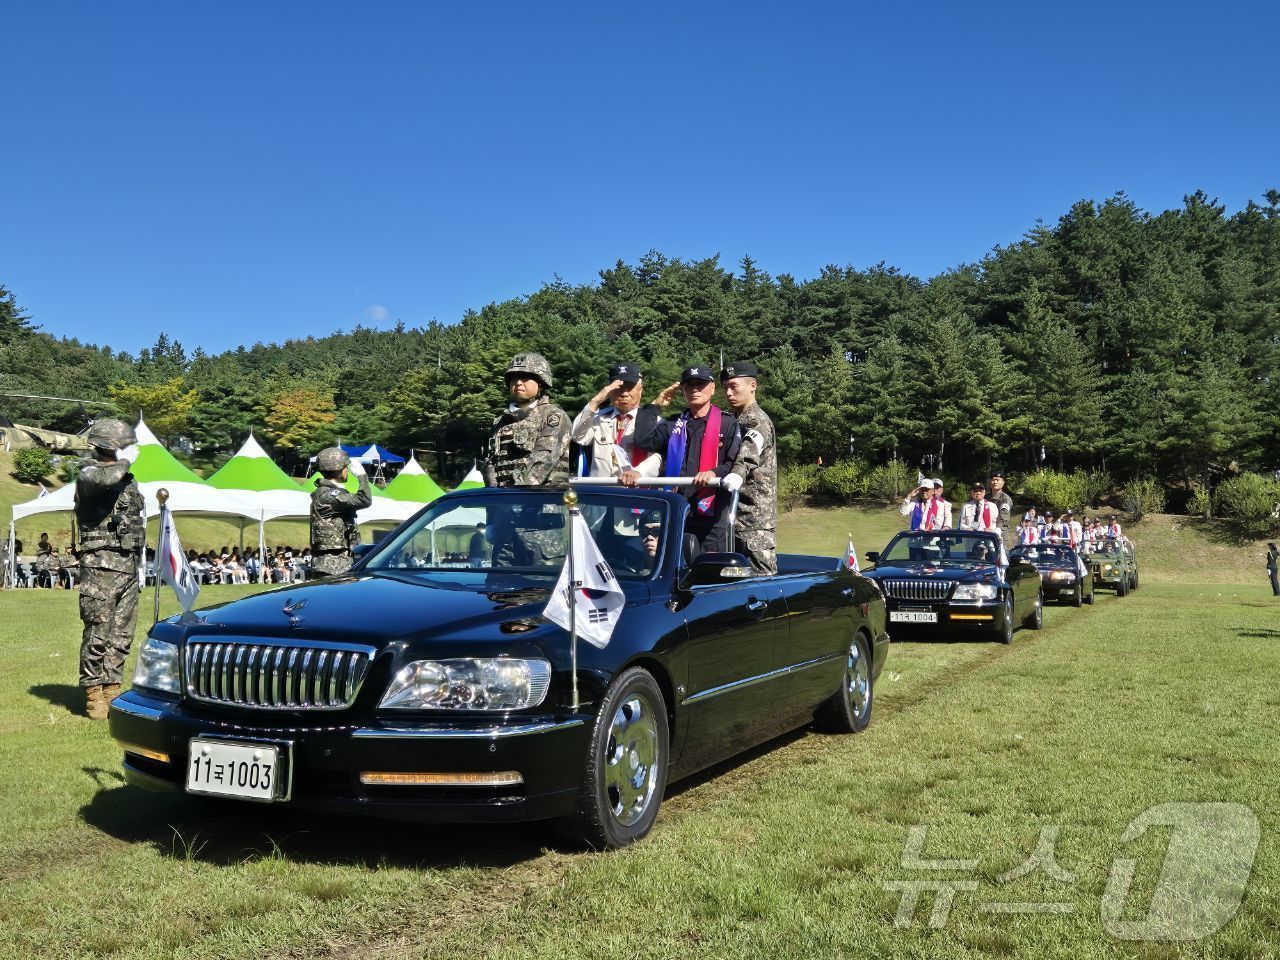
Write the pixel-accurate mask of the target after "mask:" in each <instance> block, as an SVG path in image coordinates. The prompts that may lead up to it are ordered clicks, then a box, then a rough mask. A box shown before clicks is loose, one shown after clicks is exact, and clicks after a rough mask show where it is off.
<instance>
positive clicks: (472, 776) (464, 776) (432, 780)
mask: <svg viewBox="0 0 1280 960" xmlns="http://www.w3.org/2000/svg"><path fill="white" fill-rule="evenodd" d="M360 782H361V783H363V784H364V785H365V786H369V787H374V786H377V787H515V786H519V785H520V784H522V783H524V777H522V776H520V774H518V773H517V772H516V771H514V770H498V771H495V772H493V773H388V772H385V771H378V770H365V771H363V772H362V773H361V774H360Z"/></svg>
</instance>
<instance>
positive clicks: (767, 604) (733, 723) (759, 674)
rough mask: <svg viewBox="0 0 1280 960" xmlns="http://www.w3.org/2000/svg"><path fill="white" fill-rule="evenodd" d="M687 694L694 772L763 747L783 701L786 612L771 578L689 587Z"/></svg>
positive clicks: (688, 752)
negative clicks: (764, 734) (763, 737)
mask: <svg viewBox="0 0 1280 960" xmlns="http://www.w3.org/2000/svg"><path fill="white" fill-rule="evenodd" d="M689 593H690V595H691V596H690V600H689V602H688V605H687V606H686V607H685V610H684V613H685V622H686V624H687V626H688V631H689V637H688V641H687V647H686V649H687V651H688V677H689V680H688V690H687V693H686V694H685V696H684V698H683V701H682V706H683V708H684V714H685V721H684V722H685V723H686V724H687V725H688V728H689V733H688V739H687V740H686V741H685V746H684V751H685V762H683V763H682V766H686V764H687V767H688V768H689V769H696V768H699V767H703V766H706V765H707V764H710V763H714V762H716V761H717V760H720V759H723V758H725V757H728V756H731V755H733V754H735V753H737V752H739V751H741V750H743V749H745V748H746V747H749V746H751V745H753V744H755V743H757V742H759V739H760V734H761V731H763V730H766V729H767V728H768V727H769V726H770V724H771V718H772V713H771V711H774V710H775V705H776V703H777V702H778V699H779V698H780V697H783V696H784V695H785V678H786V671H785V670H781V671H780V670H779V669H778V653H779V646H780V638H781V636H782V633H783V631H784V630H785V629H786V616H787V607H786V604H785V603H784V602H783V599H782V591H781V590H780V589H779V588H778V586H777V584H775V583H774V582H773V580H772V578H769V577H761V578H758V579H749V580H741V581H733V582H728V583H715V584H705V585H701V586H696V587H691V588H690V590H689Z"/></svg>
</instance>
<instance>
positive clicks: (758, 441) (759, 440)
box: [743, 430, 764, 456]
mask: <svg viewBox="0 0 1280 960" xmlns="http://www.w3.org/2000/svg"><path fill="white" fill-rule="evenodd" d="M743 439H744V440H750V441H751V442H752V443H754V444H755V445H756V456H759V455H760V454H762V453H764V435H763V434H761V433H760V431H759V430H748V431H747V434H746V436H745V437H743Z"/></svg>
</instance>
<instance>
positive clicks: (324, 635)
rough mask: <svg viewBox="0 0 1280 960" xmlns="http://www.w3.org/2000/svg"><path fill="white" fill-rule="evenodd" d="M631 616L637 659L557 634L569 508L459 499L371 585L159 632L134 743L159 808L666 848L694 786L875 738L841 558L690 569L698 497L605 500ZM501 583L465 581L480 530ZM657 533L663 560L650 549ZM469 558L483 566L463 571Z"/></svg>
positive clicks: (442, 506) (361, 576)
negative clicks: (689, 532)
mask: <svg viewBox="0 0 1280 960" xmlns="http://www.w3.org/2000/svg"><path fill="white" fill-rule="evenodd" d="M579 490H580V492H581V509H582V511H583V516H584V518H586V519H587V520H588V522H589V523H590V524H591V526H592V529H593V530H594V531H595V534H594V539H595V540H596V542H597V544H598V546H599V548H600V550H601V551H602V553H603V555H604V557H605V558H606V559H607V561H608V564H609V566H610V567H611V568H612V570H613V573H614V574H615V575H616V577H617V580H618V583H619V584H620V585H621V586H622V588H623V590H624V591H625V593H626V605H625V607H624V608H623V610H622V613H621V616H620V619H619V621H618V624H617V627H616V629H615V631H614V633H613V636H612V639H611V641H610V642H609V643H608V645H607V646H606V647H604V648H603V649H597V648H596V647H594V646H592V645H590V644H588V643H585V642H581V641H580V642H579V644H578V671H577V673H578V686H579V688H580V691H579V692H580V697H581V704H580V706H579V707H578V709H576V710H575V709H574V708H573V700H572V696H571V687H572V684H571V668H570V664H571V657H570V649H569V647H570V644H569V634H568V632H567V631H565V630H564V629H562V628H561V627H559V626H556V625H554V624H552V623H550V622H549V621H548V620H547V619H546V618H545V617H544V616H543V609H544V607H545V605H546V603H547V599H548V595H549V592H550V590H551V588H552V587H553V585H554V584H555V581H556V578H557V576H558V575H559V573H560V570H561V567H562V563H563V557H564V553H565V523H566V510H565V507H564V505H563V500H564V490H563V489H559V490H557V489H552V488H524V489H504V490H495V489H479V490H469V491H463V492H455V493H452V494H448V495H446V496H444V497H442V498H440V499H439V500H436V501H435V502H433V503H432V504H431V505H429V506H428V507H426V508H425V509H424V510H423V511H421V512H420V513H418V514H417V515H416V516H415V517H414V518H412V519H411V520H409V521H407V522H406V523H405V524H403V525H402V526H401V527H399V528H398V529H397V530H396V531H395V532H393V533H392V534H391V535H390V536H388V537H387V538H386V539H384V540H383V541H382V542H381V543H379V544H378V545H377V546H376V547H374V548H373V549H372V550H370V551H369V552H368V553H367V554H366V555H365V556H363V557H362V558H361V559H360V560H359V561H358V562H357V564H356V565H355V567H354V568H353V569H352V570H351V572H350V573H349V574H347V575H344V576H340V577H334V578H331V579H328V580H321V581H316V582H313V583H309V584H307V585H301V586H289V587H284V588H282V589H279V590H274V591H271V592H268V593H261V594H257V595H254V596H251V597H246V598H244V599H241V600H237V601H234V602H231V603H228V604H224V605H222V606H217V607H212V608H210V609H207V610H203V611H200V612H199V613H198V614H197V615H194V616H192V615H188V616H187V618H186V619H185V620H184V619H183V618H179V617H174V618H170V619H168V620H162V621H160V622H159V623H157V624H156V625H155V626H154V627H153V628H152V629H151V632H150V635H149V637H148V639H147V640H146V642H145V644H144V645H143V648H142V649H141V651H140V653H139V657H138V666H137V672H136V674H135V676H134V680H133V686H132V688H131V689H130V690H128V691H126V692H124V693H123V694H121V695H120V696H119V697H117V698H116V700H115V701H114V702H113V703H112V705H111V714H110V726H111V734H112V736H113V737H114V738H115V739H116V740H117V741H118V743H119V745H120V746H121V747H122V749H123V751H124V767H125V773H126V777H127V779H128V781H129V782H130V783H133V784H135V785H138V786H142V787H146V788H150V789H158V790H171V791H187V792H189V793H199V794H203V795H212V796H216V797H229V798H236V799H239V800H244V801H258V802H264V803H290V804H295V805H297V806H301V807H308V808H315V809H322V810H331V811H345V812H359V813H368V814H374V815H378V816H385V817H392V818H401V819H411V820H422V821H457V822H485V821H497V820H537V819H547V818H564V822H565V824H566V825H567V826H568V827H569V828H570V829H571V831H572V832H573V833H574V834H575V835H577V836H579V837H581V838H583V839H584V840H586V841H587V842H588V843H589V844H591V845H593V846H596V847H617V846H622V845H624V844H627V843H630V842H631V841H633V840H635V839H637V838H639V837H642V836H643V835H644V834H645V833H646V832H647V831H648V830H649V828H650V827H651V825H652V824H653V821H654V819H655V817H656V816H657V813H658V807H659V804H660V803H661V800H662V796H663V791H664V789H665V788H666V785H667V783H668V782H669V781H670V780H674V779H676V778H679V777H683V776H687V775H689V774H691V773H694V772H696V771H698V770H700V769H703V768H705V767H707V766H709V765H711V764H713V763H715V762H717V761H720V760H723V759H725V758H728V757H731V756H733V755H734V754H736V753H738V752H740V751H742V750H745V749H747V748H749V747H751V746H754V745H756V744H759V743H761V742H763V741H765V740H767V739H769V738H771V737H774V736H776V735H778V734H779V733H782V732H785V731H787V730H790V729H794V728H796V727H798V726H803V725H805V724H807V723H809V722H811V721H813V720H815V719H816V720H817V721H818V722H819V723H820V724H821V725H822V726H824V727H825V728H827V729H831V730H835V731H843V732H855V731H858V730H861V729H863V728H864V727H865V726H866V725H867V723H868V721H869V720H870V717H871V707H872V691H873V689H874V683H875V679H876V677H877V676H878V675H879V673H880V671H881V668H882V667H883V665H884V662H885V657H886V654H887V650H888V639H889V638H888V634H887V632H886V628H885V627H886V624H885V605H884V601H883V600H882V598H881V595H880V592H879V591H878V590H877V589H876V587H875V586H874V585H873V584H872V583H871V581H870V580H868V579H866V578H865V577H862V576H860V575H858V574H855V573H851V572H850V571H848V570H847V569H845V567H844V565H843V564H842V563H841V561H839V560H837V559H835V558H825V557H811V556H787V555H784V556H781V557H779V573H778V575H777V576H774V577H755V576H752V575H751V573H750V568H749V567H748V566H747V565H746V561H745V559H744V558H743V557H741V556H740V555H737V554H707V555H703V556H700V557H696V558H690V556H689V551H688V549H687V544H686V543H685V538H684V537H683V536H682V535H681V531H682V530H683V525H684V520H685V512H686V510H687V509H688V505H687V501H686V500H685V498H684V497H682V496H680V495H678V494H675V493H670V492H665V491H661V490H656V489H655V490H643V489H642V490H627V489H624V488H600V487H590V488H579ZM479 523H484V524H486V525H487V534H486V535H487V537H488V544H487V550H486V556H485V558H484V559H483V561H477V562H478V563H479V565H478V566H471V565H465V564H457V563H453V564H450V563H446V562H443V561H442V560H439V559H438V558H442V557H444V556H446V555H450V554H453V555H456V553H455V551H456V549H457V546H458V544H459V543H464V544H465V543H467V542H468V538H470V537H471V536H472V535H473V534H474V533H475V531H476V530H477V529H478V527H477V524H479ZM646 534H647V536H646ZM463 549H465V547H464V548H463Z"/></svg>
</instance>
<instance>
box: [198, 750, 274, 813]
mask: <svg viewBox="0 0 1280 960" xmlns="http://www.w3.org/2000/svg"><path fill="white" fill-rule="evenodd" d="M188 757H189V759H188V761H187V792H188V793H211V794H214V795H216V796H220V797H241V798H243V799H247V800H266V801H271V800H274V799H275V798H276V792H277V791H276V786H277V784H278V783H279V780H280V773H279V771H280V750H279V748H278V747H272V746H268V745H266V744H260V743H228V742H226V741H224V740H192V741H191V752H190V753H189V754H188Z"/></svg>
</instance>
